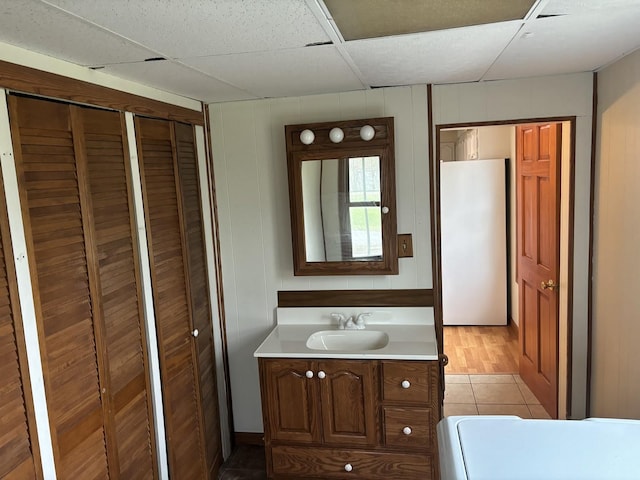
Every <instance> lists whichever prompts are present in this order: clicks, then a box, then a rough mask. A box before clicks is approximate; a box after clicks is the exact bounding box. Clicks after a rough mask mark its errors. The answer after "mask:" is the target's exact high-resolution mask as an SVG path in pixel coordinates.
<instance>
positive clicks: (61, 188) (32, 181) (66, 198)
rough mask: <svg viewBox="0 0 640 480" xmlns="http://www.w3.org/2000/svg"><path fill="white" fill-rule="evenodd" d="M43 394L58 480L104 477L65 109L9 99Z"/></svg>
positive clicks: (99, 363)
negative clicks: (40, 360) (42, 376)
mask: <svg viewBox="0 0 640 480" xmlns="http://www.w3.org/2000/svg"><path fill="white" fill-rule="evenodd" d="M9 101H10V121H11V131H12V138H13V146H14V152H15V155H16V168H17V173H18V182H19V188H20V194H21V202H22V208H23V215H24V224H25V234H26V237H27V244H28V252H29V262H30V269H31V277H32V283H33V291H34V297H35V298H34V301H35V309H36V317H37V322H38V330H39V336H40V348H41V349H42V357H43V370H44V382H45V391H46V396H47V404H48V410H49V422H50V426H51V435H52V439H53V449H54V456H55V461H56V471H57V474H58V477H59V478H83V479H92V478H96V479H97V478H100V479H104V478H108V477H109V469H108V465H107V444H106V439H105V426H104V424H105V422H104V419H105V417H107V413H108V411H107V408H108V407H107V406H106V404H105V403H104V401H103V400H104V399H103V397H102V389H103V388H106V386H105V387H103V385H102V384H101V373H104V372H105V365H104V361H103V360H104V359H103V357H102V355H101V354H99V353H98V350H97V349H96V345H97V344H98V345H99V344H100V340H101V339H100V338H99V335H98V338H97V337H96V331H95V326H96V324H95V323H94V314H95V312H94V310H93V308H92V299H91V286H90V282H89V270H88V266H87V252H86V249H85V233H86V232H85V223H84V219H83V215H82V206H81V199H80V186H79V184H78V178H77V172H76V157H75V153H76V152H75V146H74V138H73V134H72V128H71V115H70V107H69V105H65V104H63V103H57V102H50V101H44V100H37V99H33V98H23V97H16V96H11V97H10V98H9Z"/></svg>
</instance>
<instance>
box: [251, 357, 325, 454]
mask: <svg viewBox="0 0 640 480" xmlns="http://www.w3.org/2000/svg"><path fill="white" fill-rule="evenodd" d="M259 365H260V370H261V371H260V378H261V379H262V385H261V391H262V395H263V405H266V406H268V408H267V409H266V410H265V411H263V417H264V421H265V428H267V427H268V429H269V440H285V441H291V442H296V443H313V442H319V441H320V440H321V432H320V428H319V424H318V399H317V389H316V388H315V381H316V378H315V372H314V370H313V365H312V363H311V362H309V361H307V360H295V359H282V360H280V359H273V360H272V359H262V358H261V359H259ZM307 375H309V376H307Z"/></svg>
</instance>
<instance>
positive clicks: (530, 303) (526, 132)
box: [516, 124, 562, 418]
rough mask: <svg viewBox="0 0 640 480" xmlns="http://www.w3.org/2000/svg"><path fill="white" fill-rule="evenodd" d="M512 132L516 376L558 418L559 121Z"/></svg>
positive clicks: (560, 133)
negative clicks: (517, 341)
mask: <svg viewBox="0 0 640 480" xmlns="http://www.w3.org/2000/svg"><path fill="white" fill-rule="evenodd" d="M516 135H517V137H516V153H517V154H516V157H517V164H516V168H517V182H518V185H517V188H518V190H517V219H516V221H517V229H518V240H517V248H518V285H519V318H520V376H521V377H522V379H523V380H524V381H525V383H526V384H527V385H528V386H529V388H530V389H531V391H532V392H533V393H534V394H535V395H536V397H537V398H538V399H539V400H540V403H541V404H542V405H543V406H544V408H545V410H547V412H548V413H549V415H551V417H553V418H557V415H558V286H557V284H558V271H559V243H560V241H559V229H560V203H559V199H560V161H561V151H562V125H561V124H534V125H523V126H518V127H517V130H516Z"/></svg>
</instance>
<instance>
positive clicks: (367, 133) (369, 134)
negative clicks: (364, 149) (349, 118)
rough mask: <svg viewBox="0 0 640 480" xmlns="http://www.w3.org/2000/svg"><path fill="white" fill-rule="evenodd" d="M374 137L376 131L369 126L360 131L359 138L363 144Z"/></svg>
mask: <svg viewBox="0 0 640 480" xmlns="http://www.w3.org/2000/svg"><path fill="white" fill-rule="evenodd" d="M375 136H376V130H375V129H374V128H373V127H372V126H371V125H365V126H364V127H362V128H361V129H360V138H361V139H362V140H364V141H365V142H368V141H369V140H372V139H373V137H375Z"/></svg>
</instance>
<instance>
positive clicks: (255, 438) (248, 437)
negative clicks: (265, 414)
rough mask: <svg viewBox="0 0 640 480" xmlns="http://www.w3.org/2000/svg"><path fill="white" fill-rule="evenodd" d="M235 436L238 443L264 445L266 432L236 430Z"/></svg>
mask: <svg viewBox="0 0 640 480" xmlns="http://www.w3.org/2000/svg"><path fill="white" fill-rule="evenodd" d="M233 438H234V440H235V444H236V445H257V446H260V447H262V446H264V433H253V432H235V433H234V434H233Z"/></svg>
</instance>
